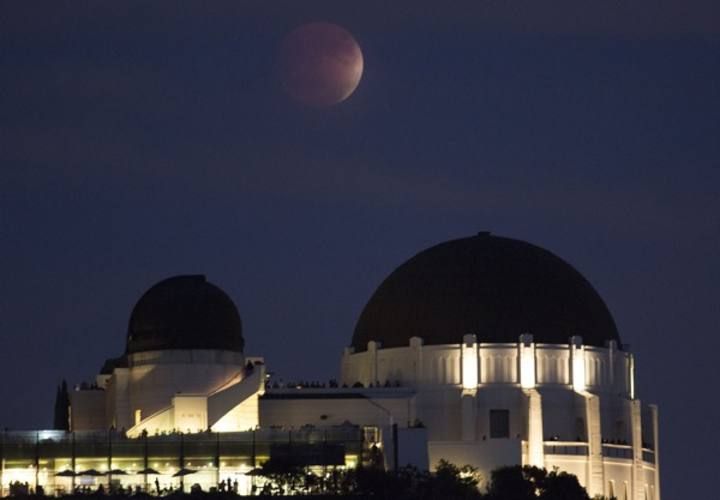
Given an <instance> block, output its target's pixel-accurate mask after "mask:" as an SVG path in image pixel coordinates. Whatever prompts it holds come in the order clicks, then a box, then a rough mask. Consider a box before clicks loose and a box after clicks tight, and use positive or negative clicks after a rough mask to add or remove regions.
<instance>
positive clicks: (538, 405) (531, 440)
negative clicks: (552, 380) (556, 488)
mask: <svg viewBox="0 0 720 500" xmlns="http://www.w3.org/2000/svg"><path fill="white" fill-rule="evenodd" d="M524 392H525V395H526V396H527V397H528V429H527V435H528V461H527V463H526V464H524V465H530V466H535V467H541V468H542V467H545V439H544V437H543V413H542V396H541V395H540V393H539V392H538V391H537V389H526V390H525V391H524Z"/></svg>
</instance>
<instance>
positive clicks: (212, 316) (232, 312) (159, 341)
mask: <svg viewBox="0 0 720 500" xmlns="http://www.w3.org/2000/svg"><path fill="white" fill-rule="evenodd" d="M244 345H245V341H244V339H243V336H242V323H241V321H240V315H239V314H238V311H237V308H236V307H235V304H234V303H233V301H232V300H231V299H230V297H228V295H227V294H226V293H225V292H223V291H222V290H221V289H220V288H218V287H217V286H215V285H213V284H212V283H209V282H208V281H207V279H206V278H205V276H202V275H197V276H175V277H173V278H168V279H166V280H163V281H161V282H160V283H158V284H156V285H155V286H153V287H152V288H150V290H148V291H147V292H145V294H144V295H143V296H142V297H141V298H140V300H139V301H138V303H137V304H136V305H135V307H134V308H133V311H132V314H131V315H130V322H129V325H128V335H127V349H126V352H127V353H128V354H132V353H135V352H142V351H156V350H164V349H220V350H227V351H237V352H242V350H243V347H244Z"/></svg>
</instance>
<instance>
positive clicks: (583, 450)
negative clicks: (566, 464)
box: [545, 441, 588, 456]
mask: <svg viewBox="0 0 720 500" xmlns="http://www.w3.org/2000/svg"><path fill="white" fill-rule="evenodd" d="M545 454H546V455H574V456H586V455H587V454H588V444H587V443H586V442H583V441H545Z"/></svg>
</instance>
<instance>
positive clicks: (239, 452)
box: [0, 233, 661, 500]
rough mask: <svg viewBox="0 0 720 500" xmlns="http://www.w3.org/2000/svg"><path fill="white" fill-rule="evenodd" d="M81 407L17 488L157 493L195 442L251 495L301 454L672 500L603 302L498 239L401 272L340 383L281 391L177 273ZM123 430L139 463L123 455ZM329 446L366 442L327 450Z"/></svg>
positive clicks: (75, 400) (451, 246)
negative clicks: (373, 455) (89, 485)
mask: <svg viewBox="0 0 720 500" xmlns="http://www.w3.org/2000/svg"><path fill="white" fill-rule="evenodd" d="M70 396H71V397H70V400H71V405H70V406H71V408H70V410H71V418H70V421H71V430H72V432H73V434H72V439H70V438H68V437H65V438H61V437H58V436H55V435H53V436H54V437H53V439H55V440H56V441H57V446H55V447H54V448H53V447H52V446H50V447H49V448H47V449H48V451H47V453H46V454H45V455H46V456H45V455H43V453H45V452H43V451H42V449H43V448H42V445H41V440H40V438H39V434H38V436H36V442H35V451H34V452H33V454H32V457H30V456H28V457H24V456H23V455H22V453H24V452H23V451H22V450H23V449H25V450H27V449H29V448H28V446H27V443H25V444H22V443H21V441H18V443H20V444H18V445H17V446H18V447H17V448H16V450H20V451H15V452H13V451H11V452H7V451H3V456H2V457H1V458H2V463H1V464H0V486H2V491H4V492H7V491H8V487H9V484H10V483H11V482H12V481H13V478H15V479H17V478H19V477H22V478H28V477H29V478H31V479H32V478H34V481H35V483H36V484H37V485H41V484H42V485H45V486H46V487H49V488H50V489H51V490H52V489H53V488H54V489H55V490H56V491H66V490H67V489H68V488H69V487H71V486H72V487H74V486H75V485H76V479H77V480H78V481H79V480H80V478H81V476H82V474H81V473H82V471H80V470H79V469H82V468H83V467H86V466H87V467H100V468H104V469H103V470H106V471H107V473H110V472H111V471H112V470H113V469H117V468H118V467H120V468H121V469H122V472H123V474H118V475H115V476H114V479H113V480H114V481H115V482H116V483H117V484H126V485H128V486H133V487H139V486H140V487H142V488H147V487H148V477H147V469H148V467H152V465H153V464H155V465H157V467H159V468H160V469H162V470H156V471H154V472H155V473H157V474H159V475H160V477H163V478H164V480H166V481H169V482H172V480H173V478H174V477H175V476H174V474H175V473H177V471H179V470H183V469H185V468H187V467H191V463H192V462H190V459H189V458H188V456H187V452H186V451H187V450H186V451H183V450H184V448H183V445H182V444H181V445H180V447H179V448H178V447H177V446H176V444H177V443H176V442H177V439H178V438H177V436H178V435H180V436H187V439H188V441H187V442H188V443H195V444H194V445H193V446H195V447H196V451H194V452H193V453H195V455H194V458H192V460H193V462H194V463H196V464H203V465H202V466H201V467H202V468H203V469H202V470H201V469H198V470H193V471H192V473H197V475H196V476H195V478H196V480H197V481H198V483H199V484H201V485H202V486H203V487H204V488H205V489H207V488H209V487H211V486H213V485H217V482H218V481H219V480H220V478H222V477H224V475H228V477H235V478H239V482H240V484H241V490H242V491H240V492H242V493H249V492H250V491H251V490H250V485H251V483H252V482H253V481H252V478H249V477H247V476H246V474H248V473H249V471H251V470H253V468H255V467H256V466H257V465H258V464H259V463H262V462H263V461H264V460H267V459H269V458H271V457H272V456H273V455H274V454H277V453H287V452H288V449H294V450H295V451H296V452H297V453H300V452H299V451H297V450H300V449H302V450H305V451H303V452H302V453H306V454H307V455H308V456H313V457H315V458H312V459H309V460H317V457H318V456H320V455H322V459H321V460H322V461H323V463H322V464H314V463H308V465H309V466H317V467H321V468H322V470H323V471H324V470H326V469H327V467H328V466H333V467H337V466H340V467H354V466H356V465H357V464H359V463H362V462H363V461H365V460H366V459H367V453H369V450H370V449H374V450H377V449H379V450H381V451H382V453H383V455H384V463H385V465H386V466H387V467H388V468H392V467H397V466H402V465H406V464H413V465H416V466H419V467H421V468H428V467H432V466H433V465H435V464H437V462H438V461H439V460H441V459H444V460H448V461H450V462H452V463H455V464H458V465H464V464H470V465H473V466H475V467H477V468H478V469H479V470H480V472H481V473H482V474H483V476H484V478H485V479H488V478H489V476H490V472H491V471H492V470H494V469H496V468H498V467H501V466H505V465H517V464H521V465H530V466H537V467H545V468H546V469H548V470H551V469H553V468H556V467H557V468H558V469H560V470H563V471H567V472H570V473H572V474H574V475H576V476H577V477H578V479H579V481H580V483H581V484H582V485H583V486H585V487H586V488H587V490H588V493H589V494H590V496H591V497H592V496H605V497H608V498H610V497H615V498H617V499H619V500H660V498H661V496H660V468H659V440H658V432H659V431H658V412H657V407H656V406H654V405H643V404H642V403H641V401H640V399H639V398H638V395H637V394H636V393H635V361H634V358H633V355H632V353H631V352H629V350H628V349H627V348H626V346H624V345H623V343H622V342H621V339H620V336H619V334H618V331H617V328H616V326H615V323H614V320H613V318H612V316H611V314H610V312H609V310H608V309H607V307H606V305H605V303H604V302H603V300H602V299H601V298H600V296H599V295H598V294H597V292H596V291H595V290H594V288H593V287H592V286H591V285H590V283H589V282H588V281H587V280H586V279H585V278H584V277H583V276H582V275H580V274H579V273H578V272H577V271H576V270H575V269H574V268H573V267H572V266H570V265H569V264H567V263H566V262H564V261H563V260H561V259H560V258H558V257H556V256H555V255H553V254H552V253H550V252H548V251H547V250H544V249H541V248H539V247H537V246H534V245H531V244H529V243H525V242H522V241H518V240H513V239H509V238H501V237H496V236H492V235H490V234H489V233H480V234H478V235H476V236H473V237H470V238H463V239H459V240H453V241H449V242H446V243H442V244H440V245H437V246H435V247H432V248H429V249H427V250H424V251H422V252H420V253H419V254H417V255H416V256H414V257H412V258H411V259H409V260H408V261H407V262H405V263H404V264H402V265H401V266H399V267H398V268H397V269H396V270H395V271H394V272H393V273H391V274H390V275H389V276H388V277H387V278H386V279H385V280H384V281H383V283H382V284H381V285H380V286H379V287H378V289H377V290H376V291H375V293H374V294H373V296H372V297H371V298H370V300H369V301H368V303H367V305H366V306H365V308H364V310H363V311H362V314H361V315H360V317H359V319H358V322H357V325H356V328H355V332H354V334H353V336H352V340H351V342H350V346H349V347H347V348H346V349H345V351H344V353H343V355H342V359H341V374H340V379H339V382H338V383H337V384H332V385H331V386H319V385H317V386H312V387H306V386H305V387H297V386H295V385H293V386H289V385H287V384H285V385H283V384H277V383H275V382H274V381H273V380H271V379H268V375H267V372H266V370H265V365H264V362H263V359H262V358H258V357H248V356H246V355H245V353H244V338H243V332H242V324H241V320H240V316H239V314H238V312H237V309H236V307H235V304H234V303H233V302H232V300H231V299H230V298H229V297H228V296H227V295H226V294H225V293H224V292H223V291H222V290H220V289H219V288H218V287H216V286H215V285H213V284H211V283H209V282H207V280H206V279H205V277H204V276H177V277H174V278H169V279H167V280H164V281H162V282H160V283H158V284H156V285H155V286H153V287H152V288H150V290H148V292H147V293H145V294H144V295H143V297H141V298H140V300H139V301H138V303H137V304H136V306H135V308H134V309H133V311H132V314H131V317H130V321H129V326H128V337H127V347H126V350H125V352H124V353H123V355H122V356H120V357H118V358H115V359H111V360H108V361H107V362H106V363H105V365H104V366H103V369H102V370H101V373H100V374H99V375H98V376H97V378H96V381H95V384H94V386H93V387H89V388H85V389H83V390H76V391H73V392H72V393H71V395H70ZM108 429H110V432H111V436H110V438H109V439H110V441H109V444H108V446H107V451H101V452H98V451H97V446H95V447H94V448H93V449H94V450H95V451H94V452H93V453H95V455H92V456H89V455H88V456H82V453H80V454H78V453H79V452H78V450H77V449H76V447H75V445H74V444H73V445H72V446H70V444H69V443H70V441H72V443H75V433H77V435H78V436H81V435H83V433H85V437H84V438H83V439H86V440H87V439H91V440H92V439H94V438H92V435H93V434H92V433H93V432H94V433H97V432H101V433H102V432H108ZM88 433H90V434H88ZM112 433H118V435H121V436H122V439H127V440H128V441H126V442H124V446H125V447H126V449H127V450H131V449H132V450H134V451H127V453H126V454H125V455H122V456H117V446H115V447H113V446H112V439H113V438H112V435H114V434H112ZM293 433H295V434H293ZM87 436H90V437H87ZM193 436H194V437H193ZM212 436H215V437H212ZM221 436H225V437H222V438H221ZM259 436H260V437H259ZM293 436H296V437H293ZM318 436H324V437H322V438H319V437H318ZM328 436H351V437H350V438H340V437H338V438H337V439H335V438H333V439H335V441H333V442H332V443H331V447H330V448H328V446H330V445H328V443H329V442H330V441H328ZM352 436H361V437H360V438H358V439H359V441H358V440H356V439H355V437H352ZM286 437H287V438H288V439H289V441H288V442H287V443H284V442H283V439H285V438H286ZM26 438H27V437H25V438H23V439H26ZM18 439H20V438H18ZM101 439H104V438H101ZM183 439H184V438H182V437H181V438H180V442H181V443H182V442H183ZM259 439H260V440H259ZM343 439H345V441H344V442H343ZM137 440H144V441H143V443H144V446H140V445H139V444H138V442H137ZM148 440H149V441H148ZM213 440H216V441H217V443H218V444H217V445H213V444H212V443H213V442H214V441H213ZM262 440H264V441H262ZM298 440H299V441H300V442H302V443H303V444H302V446H301V447H300V448H298V447H297V446H298V445H297V442H298ZM10 441H12V439H10V440H9V441H8V442H10ZM221 441H223V442H227V444H226V445H223V446H226V447H227V450H228V451H226V452H223V451H222V449H221V448H222V447H221V445H220V443H221ZM4 442H5V441H4ZM148 442H149V443H150V444H149V445H148ZM293 442H295V443H296V447H295V448H292V443H293ZM132 443H135V444H134V445H133V444H132ZM163 443H165V444H163ZM167 443H175V444H173V445H172V446H171V445H170V444H167ZM319 443H323V444H322V448H317V447H318V446H321V445H320V444H319ZM23 446H24V448H23ZM173 446H174V447H173ZM188 446H189V445H188ZM313 446H315V448H313ZM148 447H149V448H148ZM288 447H290V448H288ZM2 449H3V450H8V449H10V450H13V449H15V448H12V446H10V447H8V446H3V448H2ZM148 449H150V450H151V451H150V452H149V451H148ZM313 449H314V450H315V451H312V450H313ZM328 449H331V450H332V453H330V454H329V455H328V454H327V453H326V452H327V450H328ZM68 450H71V451H72V454H71V455H72V456H70V451H68ZM139 450H144V452H143V456H138V453H139ZM152 450H157V451H152ZM197 450H200V451H197ZM203 450H204V451H203ZM213 450H214V451H213ZM318 450H321V451H322V453H320V455H318ZM8 453H9V454H8ZM13 453H16V454H15V455H13ZM97 453H100V455H97ZM103 453H105V454H106V455H107V456H105V455H103ZM78 464H81V465H78ZM189 464H190V465H189ZM41 469H42V473H41ZM33 471H34V472H33ZM142 471H145V473H144V474H141V475H139V474H140V473H141V472H142ZM58 473H62V474H64V478H68V477H69V478H72V484H70V483H68V484H64V482H63V481H65V479H59V478H58V476H57V474H58ZM33 474H34V475H33ZM62 474H61V475H62ZM110 475H111V476H112V474H110ZM105 479H106V480H107V481H108V486H110V479H108V478H105ZM102 480H104V479H94V480H93V481H95V483H98V482H102ZM236 480H237V479H236ZM68 481H70V480H69V479H68ZM68 481H65V482H68ZM30 482H32V481H30ZM229 482H231V481H229V480H228V483H229ZM181 484H182V482H181Z"/></svg>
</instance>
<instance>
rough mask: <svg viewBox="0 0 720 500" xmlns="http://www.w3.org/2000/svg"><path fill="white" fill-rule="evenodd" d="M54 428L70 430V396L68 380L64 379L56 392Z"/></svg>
mask: <svg viewBox="0 0 720 500" xmlns="http://www.w3.org/2000/svg"><path fill="white" fill-rule="evenodd" d="M53 429H56V430H59V431H68V430H70V396H69V395H68V390H67V382H65V380H63V381H62V384H60V385H59V386H58V388H57V392H56V393H55V412H54V417H53Z"/></svg>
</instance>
